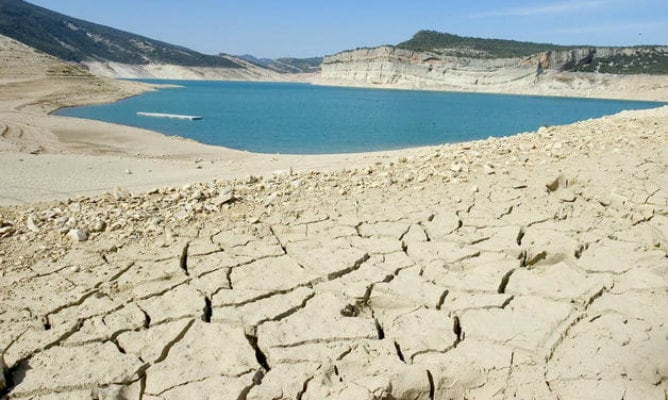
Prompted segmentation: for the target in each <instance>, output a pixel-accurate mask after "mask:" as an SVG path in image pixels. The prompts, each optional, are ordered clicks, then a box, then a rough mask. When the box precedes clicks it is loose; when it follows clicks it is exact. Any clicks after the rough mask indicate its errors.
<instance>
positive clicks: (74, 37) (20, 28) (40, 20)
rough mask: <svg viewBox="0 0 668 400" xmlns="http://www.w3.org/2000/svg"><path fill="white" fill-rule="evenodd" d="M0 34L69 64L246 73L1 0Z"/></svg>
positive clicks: (231, 64)
mask: <svg viewBox="0 0 668 400" xmlns="http://www.w3.org/2000/svg"><path fill="white" fill-rule="evenodd" d="M0 34H3V35H5V36H8V37H10V38H12V39H15V40H18V41H20V42H22V43H24V44H26V45H28V46H31V47H34V48H36V49H38V50H41V51H43V52H44V53H47V54H50V55H52V56H55V57H58V58H60V59H62V60H65V61H71V62H86V61H103V62H105V61H106V62H117V63H124V64H134V65H146V64H150V63H154V64H173V65H179V66H187V67H223V68H239V69H243V68H244V66H243V65H242V64H241V63H237V62H235V61H234V60H233V59H230V58H227V57H221V56H212V55H206V54H202V53H198V52H196V51H193V50H190V49H187V48H185V47H181V46H175V45H171V44H168V43H164V42H161V41H158V40H153V39H149V38H146V37H143V36H139V35H135V34H132V33H128V32H124V31H121V30H118V29H114V28H110V27H107V26H103V25H99V24H94V23H91V22H87V21H82V20H80V19H76V18H72V17H68V16H66V15H63V14H59V13H56V12H53V11H50V10H47V9H45V8H42V7H38V6H35V5H33V4H30V3H27V2H25V1H22V0H0Z"/></svg>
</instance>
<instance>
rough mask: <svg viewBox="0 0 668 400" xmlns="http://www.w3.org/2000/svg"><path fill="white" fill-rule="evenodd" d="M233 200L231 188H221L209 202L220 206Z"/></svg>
mask: <svg viewBox="0 0 668 400" xmlns="http://www.w3.org/2000/svg"><path fill="white" fill-rule="evenodd" d="M232 200H234V191H233V190H232V189H226V190H223V191H222V192H221V193H220V194H219V195H218V196H216V198H214V199H213V200H211V204H213V205H214V206H216V207H220V206H222V205H223V204H227V203H229V202H231V201H232Z"/></svg>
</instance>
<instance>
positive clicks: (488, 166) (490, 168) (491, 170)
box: [483, 164, 496, 175]
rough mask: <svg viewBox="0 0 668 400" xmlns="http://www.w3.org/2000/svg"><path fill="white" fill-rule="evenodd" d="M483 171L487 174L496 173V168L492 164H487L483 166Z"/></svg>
mask: <svg viewBox="0 0 668 400" xmlns="http://www.w3.org/2000/svg"><path fill="white" fill-rule="evenodd" d="M483 172H484V173H485V174H487V175H492V174H495V173H496V170H494V166H493V165H492V164H485V165H484V166H483Z"/></svg>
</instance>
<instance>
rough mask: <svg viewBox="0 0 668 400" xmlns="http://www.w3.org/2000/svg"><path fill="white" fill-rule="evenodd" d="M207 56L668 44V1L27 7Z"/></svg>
mask: <svg viewBox="0 0 668 400" xmlns="http://www.w3.org/2000/svg"><path fill="white" fill-rule="evenodd" d="M29 1H30V2H31V3H34V4H37V5H40V6H43V7H46V8H49V9H51V10H54V11H58V12H61V13H63V14H67V15H70V16H73V17H76V18H80V19H85V20H88V21H91V22H96V23H100V24H104V25H109V26H112V27H114V28H118V29H122V30H126V31H129V32H132V33H137V34H140V35H144V36H148V37H150V38H153V39H159V40H163V41H166V42H169V43H174V44H179V45H182V46H186V47H189V48H191V49H194V50H198V51H200V52H203V53H208V54H215V53H219V52H224V53H230V54H245V53H248V54H253V55H255V56H258V57H271V58H275V57H281V56H294V57H308V56H316V55H325V54H333V53H336V52H338V51H341V50H346V49H351V48H355V47H363V46H377V45H381V44H396V43H399V42H401V41H403V40H406V39H409V38H410V37H411V36H412V35H413V34H414V33H415V32H416V31H418V30H420V29H434V30H438V31H441V32H448V33H454V34H458V35H465V36H476V37H488V38H501V39H515V40H527V41H534V42H550V43H556V44H591V45H624V46H626V45H635V44H662V45H665V44H668V0H551V1H548V0H495V1H492V0H480V1H473V0H460V1H446V0H398V1H392V0H331V1H317V0H308V1H307V0H282V1H279V0H194V1H186V0H113V1H99V0H29Z"/></svg>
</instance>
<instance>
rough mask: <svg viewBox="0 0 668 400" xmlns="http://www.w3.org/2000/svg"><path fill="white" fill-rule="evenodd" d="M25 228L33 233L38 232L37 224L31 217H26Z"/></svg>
mask: <svg viewBox="0 0 668 400" xmlns="http://www.w3.org/2000/svg"><path fill="white" fill-rule="evenodd" d="M26 227H27V228H28V230H30V231H31V232H34V233H37V232H39V231H40V229H39V226H37V223H36V222H35V219H34V218H33V216H32V215H30V216H28V220H27V221H26Z"/></svg>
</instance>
